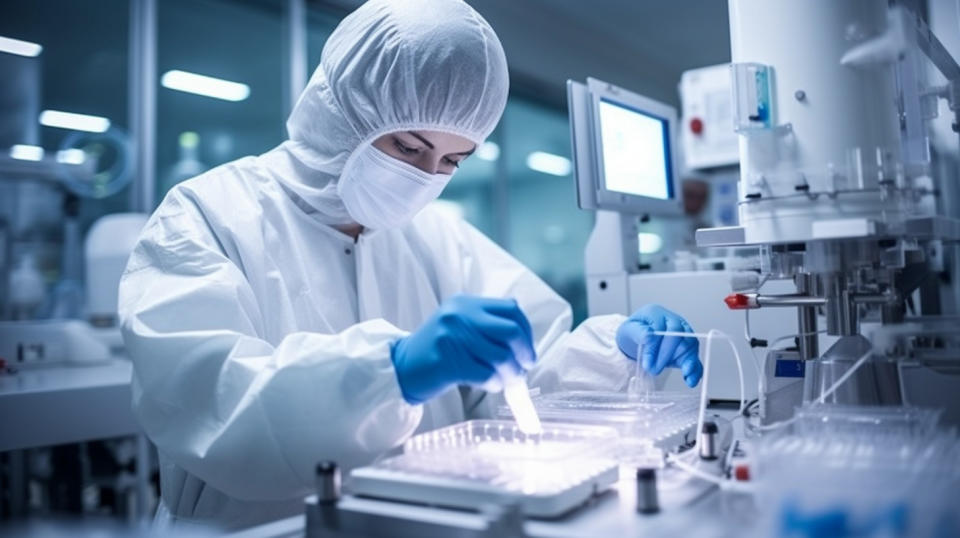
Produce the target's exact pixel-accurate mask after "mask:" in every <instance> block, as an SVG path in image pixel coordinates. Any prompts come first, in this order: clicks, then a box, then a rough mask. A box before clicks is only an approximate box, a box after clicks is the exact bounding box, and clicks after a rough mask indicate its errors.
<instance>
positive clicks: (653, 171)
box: [567, 78, 681, 216]
mask: <svg viewBox="0 0 960 538" xmlns="http://www.w3.org/2000/svg"><path fill="white" fill-rule="evenodd" d="M567 101H568V106H569V113H570V135H571V143H572V147H573V160H574V170H575V173H576V179H577V203H578V205H579V206H580V208H582V209H607V210H613V211H619V212H621V213H627V214H636V215H655V216H667V215H678V214H680V213H681V193H680V189H679V185H678V181H677V167H676V156H675V152H674V148H673V142H674V140H675V128H676V127H675V126H676V123H677V111H676V109H675V108H673V107H671V106H669V105H666V104H663V103H660V102H658V101H654V100H653V99H649V98H647V97H644V96H642V95H638V94H635V93H632V92H629V91H627V90H624V89H622V88H618V87H616V86H614V85H612V84H608V83H606V82H602V81H599V80H596V79H592V78H588V79H587V83H586V84H581V83H579V82H575V81H572V80H569V81H567Z"/></svg>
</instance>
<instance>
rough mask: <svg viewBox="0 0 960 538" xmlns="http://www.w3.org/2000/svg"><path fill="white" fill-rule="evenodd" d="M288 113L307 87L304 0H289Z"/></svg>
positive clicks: (305, 10) (305, 11)
mask: <svg viewBox="0 0 960 538" xmlns="http://www.w3.org/2000/svg"><path fill="white" fill-rule="evenodd" d="M287 28H288V31H287V35H288V36H289V39H288V40H287V58H288V60H289V62H288V64H289V65H288V67H289V73H288V75H289V77H288V79H287V81H288V82H287V84H288V87H287V99H288V102H287V103H286V107H285V108H286V111H287V113H289V112H291V111H292V110H293V106H294V105H296V104H297V99H299V98H300V93H301V92H302V91H303V89H304V88H306V87H307V73H308V71H309V68H308V66H307V7H306V3H305V1H304V0H287Z"/></svg>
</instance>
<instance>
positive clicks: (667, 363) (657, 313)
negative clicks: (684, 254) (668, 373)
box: [617, 304, 703, 387]
mask: <svg viewBox="0 0 960 538" xmlns="http://www.w3.org/2000/svg"><path fill="white" fill-rule="evenodd" d="M654 331H670V332H685V333H692V332H693V329H692V328H691V327H690V324H688V323H687V322H686V320H684V319H683V318H682V317H680V316H678V315H677V314H674V313H673V312H671V311H669V310H667V309H666V308H664V307H662V306H660V305H655V304H649V305H646V306H644V307H643V308H641V309H640V310H637V311H636V312H634V313H633V315H632V316H630V317H629V318H627V321H625V322H623V323H622V324H621V325H620V328H618V329H617V347H619V348H620V351H622V352H623V354H624V355H626V356H627V357H629V358H631V359H633V360H637V349H638V347H639V346H640V345H641V344H643V357H640V360H641V361H642V362H641V365H642V366H643V369H644V370H646V371H648V372H650V373H651V374H653V375H659V374H660V372H662V371H663V369H664V368H667V367H673V368H679V369H680V372H681V373H682V374H683V380H684V381H685V382H686V383H687V386H688V387H695V386H697V383H699V382H700V378H701V377H702V376H703V365H702V364H700V358H699V356H698V355H699V351H700V342H699V341H698V340H697V339H696V338H694V337H682V336H658V335H655V334H652V333H653V332H654Z"/></svg>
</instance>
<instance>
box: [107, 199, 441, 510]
mask: <svg viewBox="0 0 960 538" xmlns="http://www.w3.org/2000/svg"><path fill="white" fill-rule="evenodd" d="M176 194H177V193H176V192H174V193H173V194H172V195H171V196H168V197H167V200H166V201H165V202H164V204H163V205H162V206H161V208H160V209H159V210H158V211H157V213H156V214H155V215H154V217H153V219H151V221H150V222H149V223H148V225H147V227H146V229H145V231H144V232H143V234H142V235H141V238H140V241H139V243H138V244H137V246H136V247H135V249H134V252H133V254H132V256H131V258H130V261H129V263H128V266H127V270H126V272H125V274H124V277H123V279H122V281H121V285H120V304H119V312H120V319H121V324H122V332H123V337H124V342H125V344H126V346H127V349H128V351H129V353H130V356H131V358H132V360H133V364H134V374H133V377H134V379H133V407H134V411H135V413H136V415H137V416H138V418H139V420H140V423H141V425H142V426H143V428H144V430H145V431H146V433H147V435H148V436H149V438H150V439H151V440H152V441H153V442H154V443H155V444H156V445H157V447H158V449H159V450H160V451H161V452H163V453H164V454H165V455H166V456H167V457H169V458H170V459H171V460H172V461H173V462H174V463H176V464H177V465H179V466H181V467H183V468H184V469H185V470H186V471H188V472H190V473H192V474H194V475H196V476H197V477H199V478H200V479H202V480H204V481H205V482H207V483H208V484H209V485H210V486H212V487H214V488H216V489H219V490H220V491H222V492H224V493H225V494H227V495H229V496H232V497H235V498H237V499H241V500H249V501H255V500H284V499H291V498H297V497H300V496H303V495H305V494H307V493H308V492H309V491H310V488H311V484H312V482H313V469H314V466H315V464H316V463H317V462H318V461H319V460H324V459H329V460H335V461H337V462H338V463H339V464H340V465H342V466H343V467H345V468H351V467H354V466H357V465H360V464H363V463H367V462H369V461H371V460H373V459H374V458H375V457H376V456H377V455H379V454H380V453H382V452H383V451H386V450H388V449H390V448H392V447H394V446H396V445H398V444H400V443H402V442H403V441H404V440H406V439H407V438H408V437H409V436H410V435H411V434H412V433H413V431H414V430H415V428H416V427H417V425H418V424H419V422H420V418H421V416H422V413H423V411H422V408H421V407H420V406H410V405H408V404H406V403H405V402H404V400H403V397H402V395H401V393H400V389H399V386H398V384H397V379H396V375H395V373H394V369H393V364H392V362H391V360H390V351H389V346H390V343H391V342H392V341H394V340H396V339H397V338H399V337H401V336H404V335H405V333H404V332H403V331H401V330H399V329H397V328H396V327H394V326H392V325H390V324H388V323H387V322H385V321H383V320H373V321H367V322H364V323H360V324H357V325H354V326H352V327H350V328H348V329H347V330H344V331H343V332H340V333H338V334H317V333H306V332H301V333H293V334H290V335H287V336H286V337H285V338H283V339H282V341H279V342H276V343H275V344H272V343H270V342H268V341H266V340H265V338H264V337H263V332H262V327H263V325H264V324H263V316H264V315H268V313H264V312H260V311H259V308H258V304H257V301H256V300H255V297H254V294H253V291H252V288H251V286H250V285H249V283H248V282H247V280H246V278H245V276H244V274H243V273H242V272H241V271H240V269H239V268H238V267H237V265H235V264H234V263H233V262H232V261H231V260H230V259H228V258H227V257H226V256H225V254H224V250H223V248H222V247H221V245H220V243H219V241H218V239H217V237H216V236H215V235H214V234H213V233H211V232H210V228H209V227H208V225H207V224H206V222H205V216H204V215H203V214H202V212H201V211H200V210H199V209H198V208H197V207H196V206H194V205H193V203H192V202H191V201H189V200H187V199H185V198H184V197H178V196H176Z"/></svg>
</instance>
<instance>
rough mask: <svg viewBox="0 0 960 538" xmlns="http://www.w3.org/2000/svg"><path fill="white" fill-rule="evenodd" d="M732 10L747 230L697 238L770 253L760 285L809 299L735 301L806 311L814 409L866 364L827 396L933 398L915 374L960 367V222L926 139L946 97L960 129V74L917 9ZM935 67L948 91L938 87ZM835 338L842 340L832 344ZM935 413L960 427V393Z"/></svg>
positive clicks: (858, 5)
mask: <svg viewBox="0 0 960 538" xmlns="http://www.w3.org/2000/svg"><path fill="white" fill-rule="evenodd" d="M730 15H731V40H732V52H733V64H732V65H731V67H730V70H731V80H732V89H733V103H734V123H735V128H736V131H737V132H738V134H739V136H740V170H741V179H740V203H739V217H740V225H739V226H736V227H726V228H717V229H704V230H699V231H698V232H697V242H698V244H699V245H701V246H721V245H722V246H752V247H757V248H758V249H759V258H760V267H759V270H760V275H761V277H760V279H761V282H770V281H791V282H792V283H793V284H794V285H795V287H796V292H795V293H789V294H773V293H767V292H766V291H765V289H756V290H752V291H749V292H739V293H735V294H733V295H731V296H729V297H728V298H727V304H728V306H729V307H730V308H731V309H764V310H767V309H772V308H774V307H776V308H777V309H783V308H789V309H791V310H794V311H795V312H796V319H797V327H798V331H797V334H798V335H799V338H798V341H799V353H800V356H801V358H802V359H803V360H804V361H805V364H806V372H805V388H804V400H805V401H808V402H809V401H813V400H816V399H818V397H819V395H820V394H821V393H822V392H823V391H824V390H825V389H826V388H827V387H830V386H831V385H833V384H834V383H835V382H836V381H837V380H839V379H841V378H843V377H844V376H845V375H846V373H847V372H848V371H850V369H851V368H852V367H854V366H855V365H856V366H857V367H858V369H857V370H856V371H855V372H852V373H851V374H850V377H849V380H848V381H847V382H846V383H845V384H844V386H843V387H842V388H839V389H838V390H836V391H835V392H834V393H833V394H832V395H831V396H830V397H829V398H827V400H828V401H832V402H838V403H856V404H872V403H875V404H895V405H899V404H904V403H910V402H911V396H912V395H917V396H919V395H921V394H922V395H923V396H924V397H928V396H929V391H928V390H926V389H925V388H924V387H923V385H920V386H917V387H910V386H906V385H905V384H904V381H905V379H906V377H905V376H904V375H902V373H903V370H904V368H911V369H916V368H922V369H928V370H930V371H932V372H934V373H935V374H936V375H938V376H944V375H951V374H956V373H958V365H960V362H958V360H960V345H958V343H960V342H958V340H957V336H956V331H955V328H956V327H957V326H958V325H957V324H958V320H957V318H949V317H945V316H943V315H942V313H943V308H942V306H943V305H942V304H941V297H942V296H943V297H955V296H954V295H950V294H943V293H941V292H942V291H943V290H942V288H943V287H944V285H943V280H942V279H941V276H942V275H946V274H948V273H947V272H948V271H949V270H953V271H955V268H950V267H947V266H945V264H944V260H945V252H946V251H949V249H955V248H956V244H957V240H958V239H960V222H958V220H957V219H955V218H950V217H947V216H944V215H943V214H942V213H941V212H940V211H939V210H938V208H939V207H942V204H941V203H939V201H938V196H939V193H940V192H941V189H940V187H939V185H940V181H942V178H938V177H937V176H936V174H935V173H934V172H933V171H932V169H931V160H930V149H929V142H928V136H929V135H928V129H929V127H928V122H929V120H931V119H932V118H934V117H935V116H936V115H937V111H938V101H939V100H944V101H945V102H946V104H947V105H948V108H949V111H950V114H952V115H953V126H954V129H955V130H956V129H957V118H958V117H960V66H958V64H957V62H956V60H955V59H954V58H953V57H951V56H950V55H949V54H948V53H947V51H946V49H945V48H944V47H943V46H942V45H941V44H940V42H939V41H938V39H937V37H936V36H935V35H933V33H932V32H931V31H930V28H929V26H928V25H927V23H926V22H925V21H924V20H923V19H922V18H921V17H920V16H918V15H917V14H916V13H915V12H914V11H912V10H911V6H909V5H893V6H890V7H888V5H887V2H881V1H866V0H863V1H850V2H815V3H806V2H785V3H779V4H777V5H776V7H775V8H774V7H773V6H771V5H770V4H769V3H766V2H762V1H752V0H738V1H733V2H731V7H730ZM928 62H929V63H932V65H933V66H935V67H936V69H938V70H939V71H940V72H941V73H942V74H943V76H944V77H945V79H946V81H947V82H946V84H944V85H939V86H937V85H932V84H929V83H928V82H927V76H926V73H927V72H926V70H925V67H926V64H927V63H928ZM954 151H956V148H954ZM954 282H955V280H954ZM954 285H956V284H954ZM951 310H953V311H955V307H954V308H952V309H951ZM763 315H764V313H758V314H757V315H756V317H757V318H760V317H762V316H763ZM868 324H869V325H868ZM868 326H869V328H868ZM821 330H823V331H825V332H826V333H827V334H828V335H832V336H836V337H838V340H837V341H836V342H835V343H834V344H833V345H832V346H831V347H830V348H829V349H821V348H820V346H819V345H818V339H817V335H818V333H820V332H821ZM861 358H862V360H860V359H861ZM956 380H958V378H956V377H954V378H953V380H952V382H951V383H948V385H953V386H956V385H955V381H956ZM926 399H927V400H928V403H933V402H929V398H926ZM935 403H936V405H937V407H942V408H945V409H947V416H949V417H951V418H953V419H954V420H956V419H957V418H960V415H957V413H956V409H957V406H958V405H960V398H958V397H957V396H956V392H955V390H945V391H940V399H939V401H937V402H935Z"/></svg>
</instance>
